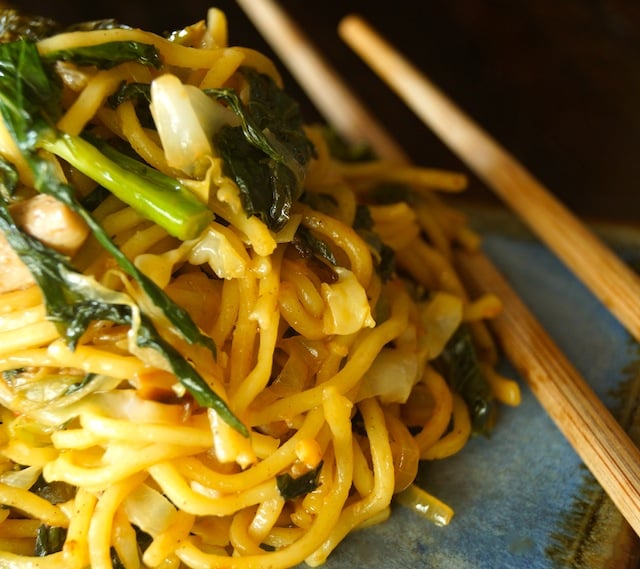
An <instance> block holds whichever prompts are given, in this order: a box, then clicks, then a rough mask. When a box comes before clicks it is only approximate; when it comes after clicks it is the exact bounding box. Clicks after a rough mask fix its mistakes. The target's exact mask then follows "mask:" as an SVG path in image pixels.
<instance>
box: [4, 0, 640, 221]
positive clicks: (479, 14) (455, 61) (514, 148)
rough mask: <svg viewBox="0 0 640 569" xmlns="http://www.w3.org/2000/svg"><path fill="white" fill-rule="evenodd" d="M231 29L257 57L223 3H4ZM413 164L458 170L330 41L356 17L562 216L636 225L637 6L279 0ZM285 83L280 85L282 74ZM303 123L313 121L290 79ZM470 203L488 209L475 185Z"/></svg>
mask: <svg viewBox="0 0 640 569" xmlns="http://www.w3.org/2000/svg"><path fill="white" fill-rule="evenodd" d="M214 4H215V5H216V6H218V7H220V8H221V9H223V10H224V11H225V12H226V13H227V15H228V19H229V29H230V39H231V43H235V44H243V45H250V46H252V47H256V48H258V49H262V50H264V51H268V49H267V48H266V45H265V43H264V42H263V41H262V39H261V38H260V37H259V35H258V34H257V32H256V31H255V29H254V28H253V26H252V25H251V24H250V23H249V22H248V20H247V19H246V17H245V16H244V15H243V14H242V12H241V11H240V9H239V8H238V6H237V5H236V3H235V2H234V1H233V0H218V1H217V2H214V3H210V2H205V1H202V0H190V1H189V2H188V3H187V2H181V3H180V2H179V3H174V4H169V5H168V6H166V7H160V4H159V3H158V2H150V1H146V0H145V1H142V0H141V1H138V2H135V1H128V2H118V1H117V0H113V1H111V2H101V1H99V0H94V1H92V2H86V0H81V1H80V0H67V1H65V2H64V3H58V2H56V3H54V2H51V1H50V0H16V2H15V5H17V6H19V7H23V8H24V9H26V10H29V11H32V12H38V13H44V14H47V15H53V16H56V17H58V18H59V19H60V20H62V21H64V22H67V23H70V22H73V21H77V20H85V19H93V18H101V17H116V18H118V19H120V20H121V21H122V22H126V23H129V24H131V25H137V26H143V27H147V28H150V29H153V30H154V31H159V32H161V31H163V30H169V29H175V28H178V27H182V26H184V25H187V24H189V23H192V22H194V21H196V20H198V19H201V18H203V17H204V15H205V14H206V10H207V8H208V7H209V6H211V5H214ZM281 4H282V6H283V7H284V8H285V9H287V11H288V12H290V13H291V14H292V15H293V16H294V17H295V18H296V20H297V21H298V22H300V24H301V25H302V26H303V27H304V29H305V31H306V32H307V33H308V34H309V35H310V36H311V38H312V39H313V40H314V41H315V42H317V44H318V45H319V47H320V48H321V49H322V50H323V52H325V53H326V54H327V55H328V56H329V57H330V58H331V59H332V60H333V61H334V63H335V65H336V67H337V68H338V70H339V71H340V72H341V73H344V74H345V75H346V76H347V77H349V79H350V82H351V85H352V87H353V88H354V90H355V91H356V92H357V93H358V94H359V95H363V96H364V97H365V99H366V101H367V103H368V104H369V105H370V107H371V108H372V110H373V111H374V112H375V113H376V114H377V115H378V116H379V117H380V119H381V121H382V122H383V123H384V125H385V126H386V127H387V128H389V129H390V130H391V132H392V133H393V134H394V135H395V136H397V137H399V138H400V139H401V140H402V141H403V143H404V144H403V145H404V147H405V149H406V150H407V152H408V153H409V154H410V156H411V158H412V159H413V160H414V161H416V162H418V163H421V164H425V165H436V166H447V167H461V168H463V166H461V165H460V162H459V161H458V160H457V159H456V158H455V157H454V156H452V155H451V153H450V152H449V151H448V150H447V149H446V148H445V147H444V146H443V145H442V144H441V143H440V142H439V141H438V140H437V138H436V137H435V136H434V135H433V134H432V133H430V132H429V131H428V130H427V129H426V128H425V127H424V126H422V125H421V124H420V122H419V121H418V120H417V119H416V118H415V117H414V116H413V114H412V113H411V112H410V111H409V110H407V109H406V108H405V107H404V105H403V104H402V103H401V102H399V101H398V99H397V98H396V97H395V95H393V94H392V93H390V92H389V91H388V89H387V88H386V87H385V86H384V85H383V84H382V83H381V82H380V80H378V79H377V78H376V77H375V76H373V74H372V73H371V72H370V71H369V70H368V69H367V68H366V67H365V66H364V65H363V64H362V63H361V62H360V61H359V60H358V58H357V57H355V56H354V55H353V54H352V53H351V51H350V50H349V48H347V47H346V46H345V45H344V44H343V43H342V41H341V40H340V39H339V38H338V36H337V34H336V31H335V30H336V26H337V24H338V21H339V20H340V19H341V17H342V16H344V15H345V14H347V13H349V12H358V13H362V14H363V15H365V16H366V17H367V19H368V20H369V21H370V22H371V23H372V24H373V25H374V26H376V27H377V28H378V29H380V30H381V31H382V32H383V33H384V34H385V36H386V37H388V39H389V40H390V41H392V42H393V43H394V45H396V46H397V47H398V48H399V49H401V50H402V51H403V52H404V53H406V55H407V56H408V57H409V58H410V59H411V60H412V61H414V62H415V63H416V65H418V66H420V67H421V68H422V69H423V70H424V71H425V73H427V74H428V75H429V76H430V77H431V78H432V80H434V82H435V83H436V84H438V85H439V86H440V88H441V89H443V90H444V92H445V93H446V94H448V95H449V96H450V97H451V98H452V99H453V100H454V101H455V102H456V103H457V104H458V105H459V106H460V107H462V108H463V109H464V110H465V111H466V112H467V113H468V114H469V115H470V116H472V117H473V118H474V119H475V120H477V121H478V122H479V123H480V124H481V125H482V126H483V127H484V128H485V129H486V130H488V131H489V132H490V133H491V134H492V135H493V136H494V137H495V138H496V139H497V140H498V141H499V142H500V143H501V144H502V145H504V146H505V147H507V148H508V149H509V150H510V151H511V152H512V153H513V154H514V155H515V156H516V157H517V158H518V159H519V160H520V161H521V162H522V163H523V164H524V165H525V166H526V167H527V168H528V169H529V170H530V171H531V172H533V173H534V174H535V175H536V176H537V177H538V178H539V179H540V180H541V181H542V182H543V183H544V184H545V185H546V186H547V187H549V189H551V190H552V191H553V192H554V193H555V195H556V196H557V197H558V198H559V199H561V200H562V201H563V202H564V203H565V204H566V205H567V206H569V207H570V208H571V209H572V210H573V211H575V212H577V213H578V214H579V215H581V216H585V217H586V218H595V219H602V218H604V219H620V220H624V221H630V222H633V223H635V222H636V221H637V220H638V219H640V208H639V207H638V205H640V197H639V196H640V159H638V154H640V72H639V71H638V69H639V67H638V62H640V3H638V2H636V1H635V0H563V1H562V2H558V1H557V0H536V1H535V2H533V1H529V2H524V1H522V0H521V1H517V2H514V1H512V0H492V1H488V0H429V1H425V2H413V1H409V0H396V1H395V2H393V3H381V4H380V5H379V3H369V2H362V1H356V0H340V1H335V0H323V1H321V2H320V1H318V2H307V1H303V0H281ZM285 75H286V74H285ZM288 81H289V87H290V89H292V91H293V92H294V93H295V94H296V95H298V96H299V98H300V99H301V101H302V102H303V106H304V107H305V112H306V113H307V116H309V117H311V118H313V117H314V111H313V109H312V108H311V106H310V105H309V104H308V103H306V102H305V99H304V97H303V96H302V95H301V92H300V91H299V90H297V89H296V87H295V85H293V80H292V79H288ZM470 195H471V196H474V197H475V196H477V197H479V198H483V199H484V198H486V199H489V200H491V199H493V198H491V197H490V196H489V195H488V192H486V190H485V189H484V188H483V186H482V184H481V183H480V182H479V181H476V180H474V181H473V184H472V189H471V191H470Z"/></svg>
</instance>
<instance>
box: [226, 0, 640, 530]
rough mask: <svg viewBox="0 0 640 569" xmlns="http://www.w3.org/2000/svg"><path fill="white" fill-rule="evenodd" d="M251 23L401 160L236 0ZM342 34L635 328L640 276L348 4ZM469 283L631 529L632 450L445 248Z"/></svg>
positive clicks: (295, 34)
mask: <svg viewBox="0 0 640 569" xmlns="http://www.w3.org/2000/svg"><path fill="white" fill-rule="evenodd" d="M237 1H238V4H240V6H241V7H242V9H243V10H244V11H245V13H246V14H247V16H248V17H249V18H250V19H251V21H252V22H253V24H254V25H255V26H256V28H257V29H258V30H259V31H260V32H261V34H262V35H263V36H264V37H265V39H266V40H267V41H268V42H269V43H270V45H271V46H272V48H273V49H274V51H275V52H276V53H277V55H278V56H279V57H280V59H281V60H282V61H283V62H284V63H285V65H287V67H288V68H289V70H290V71H291V72H292V74H293V75H294V77H296V79H297V81H298V83H299V84H300V85H301V86H302V87H303V88H304V89H305V91H306V93H307V95H308V96H309V98H310V100H311V101H312V102H313V103H314V104H315V105H316V107H317V108H318V110H319V111H320V112H321V113H322V114H323V115H324V117H325V118H326V120H327V122H329V123H330V124H332V125H333V126H334V128H336V129H337V130H338V131H339V132H340V133H341V134H342V135H343V136H345V137H346V138H347V139H350V140H366V141H367V142H369V143H370V144H371V145H372V146H373V148H374V149H375V151H376V152H377V154H378V155H379V156H381V157H383V158H386V159H388V160H394V161H398V162H406V161H407V158H406V155H405V154H404V152H403V150H402V149H401V148H400V147H399V146H398V144H397V143H396V142H395V141H394V140H393V139H391V138H390V136H389V135H388V134H387V133H386V132H385V131H384V129H383V128H382V127H381V126H380V125H379V123H378V122H377V121H376V120H375V118H374V117H373V116H372V115H371V114H370V113H369V111H368V110H367V109H366V107H365V106H364V105H363V104H362V103H361V102H360V101H358V100H357V99H356V98H355V97H354V96H353V94H352V93H351V92H350V91H349V89H348V88H347V87H346V86H345V84H344V83H343V81H342V80H341V78H340V77H339V76H338V75H337V73H336V72H335V71H334V70H333V69H332V68H331V67H330V66H329V64H328V63H327V62H326V61H325V60H324V59H323V57H322V55H321V54H319V53H318V52H317V51H316V50H315V49H314V47H313V46H312V45H311V43H310V42H309V40H308V39H307V38H306V37H305V36H304V34H303V33H302V31H301V30H300V29H299V28H298V27H297V26H296V24H295V23H294V22H293V21H292V20H291V19H290V18H289V17H288V15H287V14H286V13H285V12H284V11H283V10H282V9H281V8H280V7H279V6H278V5H277V4H276V3H275V2H274V0H237ZM338 32H339V34H340V36H341V37H342V39H343V40H344V41H345V42H346V43H347V44H349V45H350V46H351V47H352V49H353V50H354V51H355V52H356V53H357V54H359V56H360V57H361V58H362V59H363V60H364V61H365V62H366V63H367V64H368V65H369V66H370V67H371V68H372V69H373V70H374V71H375V72H377V73H378V75H379V76H380V77H381V78H382V79H383V80H384V81H386V82H387V84H388V85H389V86H390V87H391V88H392V89H393V90H394V91H395V92H396V93H397V94H398V95H399V96H400V97H401V98H402V99H403V100H404V101H405V102H406V104H407V105H408V106H409V107H410V108H411V109H412V110H413V111H414V112H415V113H416V114H417V115H418V116H419V117H420V118H421V119H422V121H423V122H424V123H425V124H426V125H427V126H428V127H430V128H431V129H432V130H433V131H434V132H435V133H436V134H437V135H438V136H439V137H440V138H441V140H442V141H443V142H444V143H445V144H447V145H448V146H449V147H450V148H451V149H452V150H453V151H454V152H455V153H456V154H457V155H458V156H459V157H460V158H461V159H462V160H463V161H464V162H465V163H466V164H467V165H468V166H469V167H470V169H471V170H473V171H474V172H475V173H476V174H477V175H478V176H479V177H480V178H481V179H483V180H484V182H485V183H486V184H487V186H488V187H490V188H492V189H493V190H494V191H495V193H496V194H497V195H498V196H499V197H500V198H501V199H502V200H503V201H504V202H505V203H506V204H507V205H508V206H510V207H511V209H512V210H513V211H514V212H515V213H516V214H517V215H518V216H519V217H520V218H521V219H522V220H523V221H524V222H526V223H527V224H528V225H529V227H530V228H531V229H532V230H533V231H534V232H535V233H536V234H537V235H538V237H539V238H540V239H541V240H542V241H544V242H545V243H546V244H547V245H548V246H549V248H550V249H551V250H553V251H554V252H555V253H556V255H557V256H558V257H559V258H560V259H561V260H563V261H564V263H565V264H566V265H567V266H568V267H569V268H570V269H571V270H572V271H573V273H574V274H575V275H576V276H577V277H578V278H580V279H581V280H582V281H583V282H584V283H585V284H586V285H587V287H589V288H590V289H591V291H592V292H593V293H594V294H595V295H596V296H597V297H598V298H599V299H600V300H601V301H602V302H603V303H604V304H605V306H607V307H608V308H609V309H610V311H611V312H612V313H613V314H614V315H615V316H616V317H617V318H618V320H619V321H620V322H621V323H622V324H623V325H624V326H625V327H626V328H627V330H628V331H629V332H630V333H631V334H632V335H633V336H634V337H635V338H636V339H637V340H640V280H638V278H637V277H636V275H635V274H634V273H633V272H632V271H631V270H630V269H629V268H628V267H627V266H626V265H625V264H624V263H623V262H622V261H621V260H620V259H619V258H618V257H617V256H616V255H615V254H614V253H613V252H612V251H611V250H609V249H608V248H607V247H606V245H604V244H603V243H602V242H601V241H599V240H598V239H597V237H595V236H594V235H593V234H592V233H591V232H590V231H589V230H588V229H587V228H586V227H585V226H584V225H583V224H582V223H581V222H580V221H579V220H577V219H576V218H575V217H574V216H573V215H572V214H571V212H570V211H568V210H567V209H566V208H564V207H563V206H562V205H561V204H560V203H559V202H558V201H557V200H555V198H554V197H553V196H552V195H551V194H550V193H549V192H548V191H547V190H546V189H545V188H544V187H543V186H542V185H541V184H540V183H538V182H537V181H536V180H535V179H534V178H533V177H532V176H531V175H530V174H529V173H528V172H527V171H526V170H525V169H524V168H523V167H522V166H521V165H519V164H518V162H517V161H516V160H515V159H514V158H513V157H512V156H510V155H509V154H508V153H507V152H506V151H505V150H504V149H503V148H501V147H500V145H499V144H498V143H497V142H495V141H494V140H493V139H492V138H491V137H490V136H489V135H488V134H487V133H485V132H484V131H483V130H482V129H481V128H480V127H479V126H477V125H476V124H475V123H474V122H473V121H472V120H471V119H470V118H469V117H467V116H465V114H464V113H463V112H462V111H461V110H460V109H458V108H457V107H456V106H455V105H454V104H453V103H452V102H451V101H450V100H448V99H447V97H446V96H445V95H443V94H442V93H441V92H440V91H439V90H438V89H437V88H436V87H435V86H434V85H433V84H432V83H431V82H430V81H429V80H428V79H427V78H426V77H425V76H424V75H423V74H421V73H420V71H419V70H417V69H416V68H415V67H414V66H413V65H412V64H411V63H410V62H408V61H407V60H406V59H405V58H404V57H403V56H402V55H401V54H400V53H399V52H397V51H396V50H395V49H394V48H393V47H392V46H391V45H390V44H389V43H387V42H386V41H385V40H384V39H383V38H382V37H381V36H380V35H378V34H377V32H375V31H374V30H373V29H372V28H371V27H370V26H369V25H368V24H367V23H366V22H365V20H364V19H362V18H361V17H359V16H355V15H352V16H347V17H346V18H345V19H343V20H342V22H341V23H340V25H339V28H338ZM457 261H458V264H459V268H460V271H461V273H462V275H463V277H464V279H465V281H466V282H467V283H468V284H470V286H472V287H474V288H475V289H476V292H492V293H495V294H497V295H498V296H499V297H500V298H501V300H502V302H503V311H502V313H501V315H500V316H498V317H497V318H495V319H493V320H492V322H491V325H492V327H493V329H494V331H495V333H496V335H497V337H498V339H499V340H500V344H501V346H502V349H503V350H504V353H505V355H506V356H507V357H508V358H509V360H510V361H511V362H512V364H513V365H514V367H515V368H516V369H517V370H518V372H519V373H520V374H521V376H522V377H523V379H524V380H525V381H526V382H527V383H528V385H529V387H530V389H531V390H532V392H533V393H534V395H535V396H536V397H537V399H538V400H539V402H540V404H541V405H542V407H543V408H544V409H545V410H546V412H547V414H548V415H549V416H550V417H551V418H552V420H553V421H554V422H555V424H556V425H557V427H558V428H559V430H560V431H561V432H562V433H563V434H564V436H565V437H566V439H567V440H568V441H569V443H570V444H571V445H572V446H573V448H574V449H575V451H576V452H577V454H578V455H579V456H580V458H581V459H582V460H583V462H584V464H585V465H586V466H587V467H588V468H589V470H590V471H591V473H592V474H593V475H594V477H595V478H596V479H597V480H598V482H599V483H600V485H601V486H602V488H603V489H604V490H605V491H606V492H607V494H608V495H609V497H610V498H611V500H612V501H613V503H614V504H615V505H616V506H617V508H618V509H619V510H620V512H621V513H622V515H623V516H624V517H625V518H626V520H627V522H628V523H629V525H630V526H631V527H632V528H633V529H634V531H635V532H636V533H637V534H638V535H640V451H639V450H638V448H637V447H636V446H635V444H634V443H633V442H632V441H631V439H630V438H629V437H628V435H627V434H626V433H625V432H624V430H623V429H622V427H621V426H620V425H619V423H618V422H617V421H616V420H615V419H614V418H613V417H612V415H611V414H610V412H609V411H608V409H607V408H606V407H605V406H604V404H603V403H602V402H601V401H600V400H599V398H598V397H597V395H596V394H595V393H594V392H593V390H592V389H591V388H590V387H589V385H588V384H587V383H586V381H585V380H584V379H583V378H582V377H581V375H580V374H579V372H578V371H577V370H576V369H575V368H574V367H573V365H572V364H571V363H570V362H569V361H568V360H567V358H566V357H565V356H564V354H562V352H561V351H560V350H559V348H557V346H556V345H555V344H554V342H553V340H552V339H551V338H550V337H549V336H548V334H547V333H546V332H545V331H544V330H543V328H542V327H541V325H540V324H539V323H538V322H537V320H536V318H535V317H534V316H533V315H532V314H531V312H530V311H529V310H528V309H527V307H526V306H525V305H524V303H523V302H522V301H521V300H520V298H519V297H518V295H517V294H516V293H515V292H514V291H513V289H512V288H511V287H510V285H509V284H508V283H507V282H506V281H505V279H504V278H503V277H502V275H500V273H499V272H498V270H497V269H496V268H495V267H494V266H493V264H492V263H491V261H490V260H489V259H488V258H487V257H486V256H485V255H484V254H482V252H474V253H460V254H459V256H458V258H457Z"/></svg>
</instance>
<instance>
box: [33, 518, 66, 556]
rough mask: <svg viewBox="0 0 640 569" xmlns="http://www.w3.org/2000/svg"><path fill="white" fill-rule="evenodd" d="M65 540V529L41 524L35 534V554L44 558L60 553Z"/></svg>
mask: <svg viewBox="0 0 640 569" xmlns="http://www.w3.org/2000/svg"><path fill="white" fill-rule="evenodd" d="M66 539H67V528H61V527H55V526H48V525H45V524H42V525H40V526H38V530H37V532H36V544H35V554H36V555H37V556H38V557H45V556H46V555H51V554H52V553H57V552H58V551H62V548H63V546H64V542H65V540H66Z"/></svg>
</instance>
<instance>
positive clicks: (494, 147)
mask: <svg viewBox="0 0 640 569" xmlns="http://www.w3.org/2000/svg"><path fill="white" fill-rule="evenodd" d="M338 31H339V33H340V35H341V37H342V38H343V39H344V41H345V42H346V43H347V44H349V45H350V46H351V48H352V49H353V50H354V51H355V52H356V53H357V54H358V55H359V56H360V57H361V58H362V59H363V60H364V61H365V62H366V63H367V64H368V65H369V66H370V67H371V68H372V69H373V70H374V71H375V72H376V73H377V74H378V76H379V77H380V78H381V79H383V80H384V81H385V82H386V83H387V84H388V85H389V87H390V88H391V89H393V90H394V91H395V92H396V93H397V94H398V95H399V96H400V98H401V99H403V100H404V101H405V103H406V104H407V105H408V106H409V107H410V108H411V109H412V110H413V111H414V113H415V114H416V115H417V116H418V117H419V118H420V119H421V120H422V121H423V122H424V123H425V124H426V125H427V126H428V127H429V128H430V129H431V130H432V131H433V132H434V133H435V134H437V135H438V137H439V138H440V139H441V140H442V141H443V142H444V143H445V144H446V145H447V146H448V147H449V148H450V149H451V150H452V151H453V152H454V153H455V154H457V156H458V157H459V158H460V159H461V160H462V161H463V162H465V163H466V164H467V166H469V168H470V169H471V170H473V171H474V172H475V173H476V174H477V175H478V177H479V178H480V179H482V180H483V181H484V182H485V183H486V185H487V186H488V187H489V188H490V189H492V190H493V191H494V192H495V193H496V194H497V195H498V196H499V197H500V198H501V199H502V200H503V201H504V202H505V203H506V204H507V205H508V206H509V207H510V208H511V209H512V210H513V211H514V212H515V213H516V214H517V215H518V216H519V217H520V218H521V219H522V220H523V221H524V222H525V223H526V224H527V225H528V226H529V227H530V228H531V229H532V231H533V232H534V233H535V234H536V235H537V236H538V237H539V238H540V239H541V240H542V241H543V242H544V243H546V245H547V246H548V247H549V248H550V249H551V250H552V251H554V252H555V254H556V255H557V256H558V257H559V258H560V259H561V260H562V261H563V262H564V263H565V264H566V265H567V267H569V269H570V270H571V271H572V272H573V273H574V274H575V275H576V276H577V277H578V278H579V279H580V280H581V281H582V282H583V283H584V284H585V285H586V286H587V287H588V288H589V289H590V290H591V292H592V293H593V294H594V295H595V296H596V297H597V298H599V299H600V301H601V302H602V303H603V304H604V305H605V306H606V307H607V308H608V309H609V310H610V311H611V312H612V314H613V315H614V316H615V317H616V318H617V319H618V320H619V321H620V322H621V323H622V325H623V326H624V327H625V328H626V329H627V330H628V331H629V333H631V335H632V336H633V337H634V338H635V339H636V340H639V341H640V278H638V276H637V275H636V273H634V272H633V271H632V270H631V269H630V267H629V266H628V265H626V264H625V263H624V262H623V261H622V260H621V259H620V258H619V257H618V256H617V255H616V254H615V253H614V252H613V251H611V249H609V248H608V247H607V246H606V245H605V244H604V243H603V242H602V241H601V240H599V239H598V238H597V237H596V236H595V235H594V234H593V233H592V232H591V231H590V230H589V229H588V228H587V227H586V226H585V225H584V224H583V223H582V222H581V221H580V220H578V219H577V218H576V217H575V216H574V215H573V214H572V213H571V211H570V210H569V209H567V208H566V207H565V206H564V205H563V204H562V203H561V202H560V201H558V200H557V199H556V198H555V197H554V196H553V195H552V194H551V193H550V192H549V191H548V190H547V189H546V188H545V187H544V186H543V185H542V184H541V183H540V182H539V181H538V180H536V179H535V178H534V177H533V176H532V175H531V174H530V173H529V172H528V171H527V170H526V169H525V168H524V167H523V166H522V165H520V164H519V163H518V161H517V160H516V159H515V158H514V157H513V156H512V155H510V154H509V153H508V152H507V151H506V150H505V149H504V148H502V147H501V146H500V145H499V144H498V143H497V142H496V141H495V140H494V139H493V138H492V137H491V136H490V135H489V134H488V133H487V132H485V131H484V130H483V129H482V128H481V127H480V126H478V125H477V124H476V123H475V122H474V121H473V120H472V119H471V118H469V117H468V116H467V115H466V114H465V113H464V112H463V111H462V110H460V109H459V108H458V107H457V106H456V105H455V104H454V103H453V102H452V101H451V100H450V99H448V98H447V97H446V96H445V95H444V94H443V93H442V92H441V91H440V90H439V89H438V88H437V87H436V86H435V85H434V84H433V83H432V82H431V81H430V80H429V79H427V77H425V75H424V74H423V73H421V72H420V71H419V70H418V69H417V68H416V67H415V66H414V65H413V64H412V63H410V62H409V61H407V59H406V58H404V57H403V56H402V55H401V54H400V53H399V52H398V51H397V50H396V49H394V48H393V47H392V46H391V45H390V44H389V43H388V42H387V41H386V40H385V39H383V38H382V37H381V36H380V35H379V34H378V33H376V32H375V31H374V30H373V28H372V27H371V26H370V25H369V24H368V23H367V22H365V20H364V19H363V18H362V17H360V16H358V15H350V16H347V17H345V18H344V19H343V20H342V21H341V22H340V25H339V27H338Z"/></svg>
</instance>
